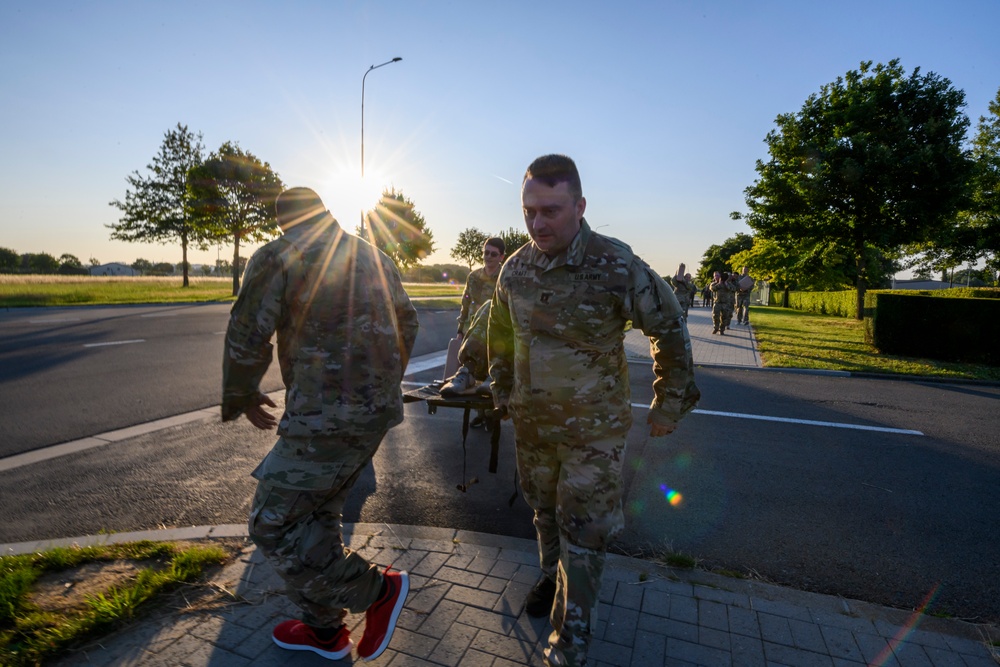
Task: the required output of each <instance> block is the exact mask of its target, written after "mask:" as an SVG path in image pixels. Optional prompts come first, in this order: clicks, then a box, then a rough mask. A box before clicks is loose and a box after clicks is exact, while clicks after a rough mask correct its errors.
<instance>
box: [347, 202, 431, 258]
mask: <svg viewBox="0 0 1000 667" xmlns="http://www.w3.org/2000/svg"><path fill="white" fill-rule="evenodd" d="M356 233H357V234H358V236H360V237H361V238H363V239H365V240H366V241H368V242H369V243H372V244H373V245H374V246H375V247H377V248H378V249H379V250H381V251H382V252H384V253H385V254H387V255H388V256H389V257H390V258H391V259H392V261H393V262H395V263H396V266H397V267H399V268H400V269H405V268H409V267H411V266H413V265H414V264H419V263H420V261H421V260H423V259H424V258H425V257H427V256H428V255H430V254H431V253H432V252H434V234H433V232H431V230H430V229H429V228H428V227H427V221H426V220H424V216H422V215H421V214H420V213H419V212H418V211H417V210H416V208H415V207H414V205H413V202H412V201H410V200H409V199H408V198H407V197H406V196H405V195H403V193H402V192H400V191H398V190H396V188H390V189H388V190H384V191H383V192H382V197H381V198H380V199H379V202H378V204H377V205H376V206H375V209H374V210H372V211H368V212H367V213H366V214H365V226H364V229H358V230H356Z"/></svg>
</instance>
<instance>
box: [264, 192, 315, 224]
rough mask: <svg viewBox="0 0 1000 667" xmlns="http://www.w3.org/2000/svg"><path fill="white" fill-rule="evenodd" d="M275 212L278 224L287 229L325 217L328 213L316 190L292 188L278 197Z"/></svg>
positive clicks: (275, 202)
mask: <svg viewBox="0 0 1000 667" xmlns="http://www.w3.org/2000/svg"><path fill="white" fill-rule="evenodd" d="M274 211H275V214H276V215H277V216H278V224H279V225H280V226H281V227H282V228H285V227H292V226H294V225H297V224H299V223H302V222H308V221H310V220H312V219H313V218H316V217H319V216H321V215H323V214H324V213H326V206H324V205H323V200H322V199H320V196H319V195H318V194H316V192H315V191H314V190H311V189H310V188H290V189H288V190H285V191H284V192H282V193H281V194H280V195H278V198H277V199H276V200H275V201H274Z"/></svg>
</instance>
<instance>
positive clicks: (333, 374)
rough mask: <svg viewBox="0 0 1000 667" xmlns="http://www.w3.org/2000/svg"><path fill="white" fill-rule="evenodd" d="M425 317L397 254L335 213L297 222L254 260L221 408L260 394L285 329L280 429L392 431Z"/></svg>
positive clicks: (231, 343)
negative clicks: (347, 226) (406, 286)
mask: <svg viewBox="0 0 1000 667" xmlns="http://www.w3.org/2000/svg"><path fill="white" fill-rule="evenodd" d="M417 327H418V322H417V312H416V310H415V309H414V308H413V305H412V304H411V303H410V299H409V297H407V295H406V292H404V291H403V287H402V284H401V282H400V278H399V273H398V271H397V270H396V267H395V265H394V264H393V263H392V260H390V259H389V258H388V257H387V256H386V255H384V254H383V253H381V252H380V251H378V250H376V249H375V248H373V247H372V246H370V245H368V244H367V243H366V242H364V241H362V240H360V239H359V238H357V237H356V236H352V235H351V234H347V233H345V232H344V231H343V229H342V228H341V227H340V225H339V224H338V223H337V221H336V220H334V219H333V217H332V216H330V215H329V214H326V215H325V216H324V217H323V218H322V219H321V220H320V221H318V222H313V223H306V224H302V225H298V226H296V227H294V228H292V229H290V230H288V231H286V232H285V234H284V235H283V236H281V237H280V238H278V239H275V240H274V241H271V242H270V243H268V244H267V245H265V246H263V247H262V248H261V249H260V250H258V251H257V252H256V253H254V255H253V257H252V258H251V259H250V262H249V263H248V264H247V269H246V273H245V274H244V278H243V288H242V289H241V290H240V294H239V297H238V298H237V300H236V303H235V304H234V305H233V309H232V314H231V316H230V320H229V329H228V331H227V332H226V343H225V357H224V360H223V380H222V383H223V387H222V418H223V420H230V419H236V418H237V417H238V416H239V415H240V414H241V413H242V412H243V411H244V410H245V409H246V407H247V406H248V405H250V404H251V402H252V401H253V399H254V398H255V397H256V396H257V395H258V393H259V386H260V380H261V378H262V377H263V376H264V372H265V371H266V370H267V367H268V365H269V364H270V362H271V357H272V346H271V342H270V341H271V337H272V335H273V334H274V333H275V332H277V338H278V362H279V364H280V365H281V377H282V380H283V381H284V384H285V389H286V393H285V412H284V414H283V415H282V416H281V421H280V423H279V425H278V435H280V436H285V437H288V438H310V437H314V436H331V435H341V434H344V435H351V434H355V435H358V434H365V433H375V432H379V431H384V430H386V429H388V428H389V427H391V426H394V425H396V424H398V423H400V422H401V421H402V419H403V403H402V394H401V391H400V387H399V383H400V380H402V377H403V372H404V369H405V366H406V362H407V361H408V359H409V355H410V351H411V350H412V349H413V343H414V340H415V339H416V336H417ZM279 442H281V441H280V440H279Z"/></svg>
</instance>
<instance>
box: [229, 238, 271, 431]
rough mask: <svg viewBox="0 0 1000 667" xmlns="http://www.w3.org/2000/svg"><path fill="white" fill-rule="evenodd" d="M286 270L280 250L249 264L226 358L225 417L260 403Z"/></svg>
mask: <svg viewBox="0 0 1000 667" xmlns="http://www.w3.org/2000/svg"><path fill="white" fill-rule="evenodd" d="M283 292H284V288H283V271H282V269H281V260H280V258H279V257H278V255H277V253H274V252H269V251H268V250H267V249H261V250H260V251H258V252H257V253H256V254H255V255H254V256H253V257H252V258H251V259H250V261H249V262H248V263H247V269H246V273H245V274H244V276H243V285H242V288H241V289H240V294H239V297H237V299H236V303H234V304H233V308H232V311H230V316H229V327H228V328H227V330H226V341H225V351H224V354H223V359H222V420H223V421H230V420H232V419H236V418H237V417H239V416H240V415H241V414H243V412H244V411H245V410H246V409H247V408H248V407H250V406H254V405H258V404H259V403H260V397H261V393H260V381H261V378H263V377H264V373H265V372H267V367H268V366H269V365H270V363H271V358H272V349H273V345H271V337H272V336H273V335H274V330H275V328H276V327H277V323H278V320H279V318H280V317H281V314H282V303H281V297H282V294H283Z"/></svg>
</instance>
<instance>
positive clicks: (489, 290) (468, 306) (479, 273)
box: [458, 267, 500, 333]
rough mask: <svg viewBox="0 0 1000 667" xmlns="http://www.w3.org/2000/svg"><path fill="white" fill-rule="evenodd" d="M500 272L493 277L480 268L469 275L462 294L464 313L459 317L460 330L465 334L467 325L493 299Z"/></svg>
mask: <svg viewBox="0 0 1000 667" xmlns="http://www.w3.org/2000/svg"><path fill="white" fill-rule="evenodd" d="M499 275H500V272H499V271H498V272H497V273H496V274H495V275H493V276H492V277H491V276H489V275H488V274H487V273H486V269H484V268H482V267H480V268H478V269H476V270H474V271H473V272H472V273H470V274H469V277H468V278H467V279H466V281H465V293H464V294H462V312H461V313H459V315H458V330H459V331H461V332H463V333H464V332H465V325H466V323H467V322H468V321H469V318H471V317H472V316H473V315H475V314H476V312H477V311H478V310H479V309H480V308H481V307H482V305H483V304H484V303H486V302H487V301H489V300H490V299H492V298H493V290H494V289H496V286H497V278H498V277H499Z"/></svg>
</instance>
